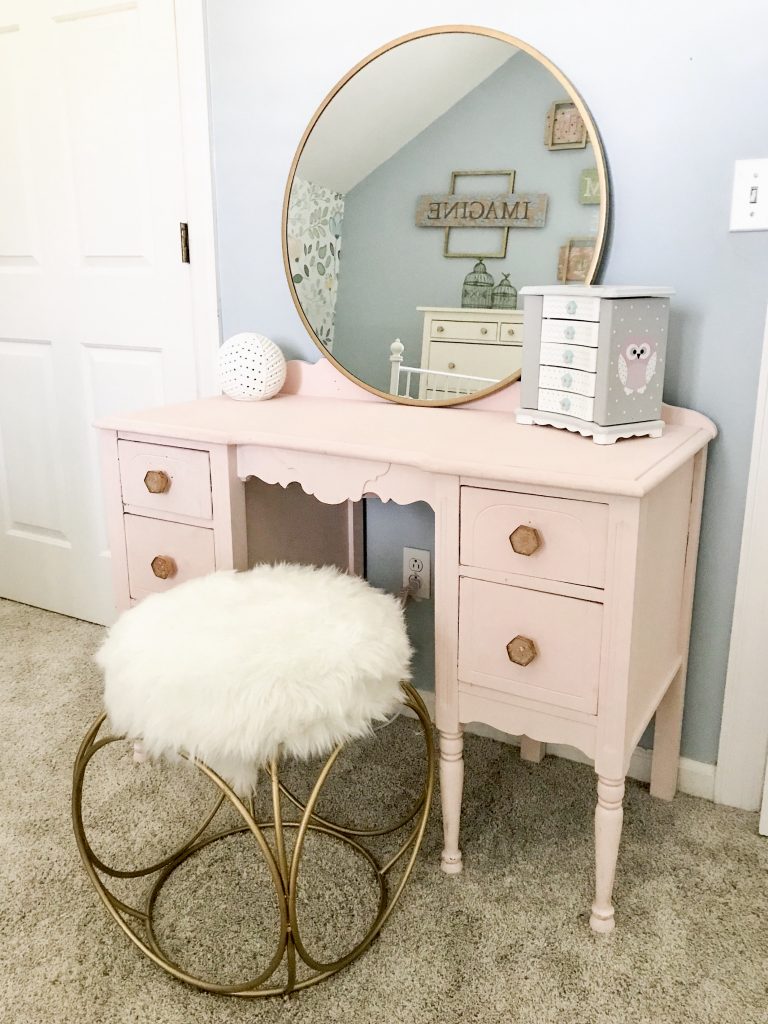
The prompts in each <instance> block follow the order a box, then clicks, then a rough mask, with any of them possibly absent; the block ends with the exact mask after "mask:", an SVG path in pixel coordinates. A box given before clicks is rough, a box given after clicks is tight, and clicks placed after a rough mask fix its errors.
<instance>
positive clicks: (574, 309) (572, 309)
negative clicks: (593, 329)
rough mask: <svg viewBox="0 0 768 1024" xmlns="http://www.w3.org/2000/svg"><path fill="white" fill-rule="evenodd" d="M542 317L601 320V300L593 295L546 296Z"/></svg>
mask: <svg viewBox="0 0 768 1024" xmlns="http://www.w3.org/2000/svg"><path fill="white" fill-rule="evenodd" d="M541 315H542V316H544V317H547V316H554V317H559V318H561V319H563V318H564V319H573V320H599V319H600V299H599V298H596V297H595V296H592V295H573V296H570V295H545V296H544V302H543V304H542V311H541Z"/></svg>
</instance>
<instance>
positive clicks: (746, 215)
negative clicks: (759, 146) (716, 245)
mask: <svg viewBox="0 0 768 1024" xmlns="http://www.w3.org/2000/svg"><path fill="white" fill-rule="evenodd" d="M731 231H768V160H737V161H736V163H735V164H734V169H733V197H732V199H731Z"/></svg>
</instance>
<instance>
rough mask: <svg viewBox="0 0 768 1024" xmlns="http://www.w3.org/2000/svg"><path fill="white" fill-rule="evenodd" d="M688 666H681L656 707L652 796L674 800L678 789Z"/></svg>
mask: <svg viewBox="0 0 768 1024" xmlns="http://www.w3.org/2000/svg"><path fill="white" fill-rule="evenodd" d="M684 694H685V670H684V669H682V668H681V669H679V671H678V672H677V674H676V675H675V678H674V679H673V680H672V682H671V684H670V687H669V689H668V690H667V692H666V693H665V694H664V698H663V700H662V702H661V704H659V706H658V708H657V709H656V722H655V725H654V730H653V760H652V761H651V796H656V797H659V798H660V799H662V800H671V799H672V798H673V797H674V795H675V793H676V792H677V775H678V771H679V767H680V736H681V733H682V729H683V697H684Z"/></svg>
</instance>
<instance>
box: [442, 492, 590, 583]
mask: <svg viewBox="0 0 768 1024" xmlns="http://www.w3.org/2000/svg"><path fill="white" fill-rule="evenodd" d="M607 543H608V506H607V505H603V504H600V503H599V502H595V501H579V500H578V499H575V498H548V497H545V496H544V495H539V494H518V493H516V492H513V491H492V490H486V489H485V488H482V487H462V489H461V540H460V561H461V564H462V565H467V566H474V567H476V568H479V569H492V570H498V571H499V572H514V573H518V574H520V575H523V576H533V577H538V578H540V579H546V580H558V581H560V582H561V583H578V584H582V585H584V586H590V587H602V586H603V584H604V581H605V557H606V548H607Z"/></svg>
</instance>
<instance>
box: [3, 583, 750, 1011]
mask: <svg viewBox="0 0 768 1024" xmlns="http://www.w3.org/2000/svg"><path fill="white" fill-rule="evenodd" d="M101 632H102V631H101V630H100V629H99V628H98V627H96V626H93V625H90V624H88V623H83V622H78V621H75V620H72V619H66V618H63V617H61V616H57V615H53V614H50V613H47V612H42V611H39V610H37V609H33V608H28V607H24V606H19V605H14V604H12V603H9V602H0V669H1V674H0V680H1V685H2V690H1V691H0V693H1V697H0V700H1V701H2V715H1V716H0V724H1V726H2V728H1V730H0V742H1V743H2V759H1V762H0V764H1V766H2V767H1V770H2V789H1V790H0V793H1V794H2V818H1V819H0V880H1V882H0V1021H2V1022H3V1024H5V1022H14V1024H27V1022H41V1024H70V1022H72V1024H91V1022H94V1024H96V1022H98V1024H101V1022H110V1024H111V1022H129V1021H130V1022H142V1024H143V1022H146V1024H198V1022H216V1021H253V1020H263V1021H268V1022H273V1021H275V1022H276V1021H295V1022H318V1024H321V1022H322V1024H327V1022H336V1021H344V1022H355V1024H389V1022H414V1024H416V1022H419V1024H429V1022H435V1024H465V1022H466V1024H469V1022H474V1021H478V1022H483V1024H494V1022H505V1024H507V1022H516V1024H518V1022H519V1024H529V1022H530V1024H549V1022H552V1024H555V1022H557V1024H582V1022H583V1024H602V1022H617V1024H618V1022H622V1024H623V1022H625V1021H626V1022H631V1024H643V1022H649V1024H650V1022H653V1024H666V1022H670V1024H672V1022H681V1024H682V1022H685V1024H695V1022H702V1024H759V1022H766V1021H768V980H767V979H768V899H767V898H766V881H767V876H766V868H767V867H768V840H766V839H761V838H760V837H758V836H757V834H756V826H757V820H756V816H755V815H753V814H746V813H742V812H738V811H733V810H729V809H725V808H721V807H714V806H713V805H712V804H709V803H706V802H704V801H700V800H695V799H693V798H690V797H683V796H680V797H678V798H677V799H676V800H675V801H674V803H673V804H663V803H659V802H657V801H653V800H651V798H650V797H649V795H648V792H647V790H646V788H645V787H643V786H642V785H640V784H636V783H630V784H629V786H628V796H627V801H626V819H625V830H624V841H623V846H622V853H621V858H620V862H619V871H618V878H617V883H616V898H617V906H618V920H619V928H618V930H617V931H616V932H615V933H614V934H613V935H612V936H610V937H608V938H607V939H606V938H601V937H596V936H594V935H592V933H591V932H590V930H589V928H588V925H587V908H588V905H589V901H590V894H591V857H592V853H591V845H592V836H591V815H592V807H593V799H594V795H593V776H592V773H591V771H590V770H589V769H588V768H586V767H584V766H580V765H576V764H573V763H568V762H565V761H558V760H555V759H553V758H548V759H547V760H546V761H545V762H544V763H543V764H542V765H539V766H530V765H526V764H523V763H521V762H520V760H519V758H518V755H517V752H516V750H515V749H514V748H512V747H509V746H506V745H502V744H498V743H495V742H494V741H492V740H487V739H480V738H474V737H469V738H468V741H467V788H466V797H465V805H464V853H465V862H466V870H465V872H464V874H463V875H462V876H459V877H457V878H447V877H445V876H444V875H443V874H442V873H441V872H440V871H439V870H438V868H437V858H438V854H439V848H440V838H439V820H440V819H439V813H438V812H437V811H435V812H434V813H433V816H432V821H431V826H430V829H429V832H428V835H427V839H426V841H425V845H424V849H423V851H422V856H421V858H420V861H419V863H418V865H417V868H416V871H415V873H414V876H413V879H412V881H411V885H410V888H409V889H408V890H407V891H406V893H405V897H404V900H403V903H402V904H401V905H400V907H399V908H398V909H397V911H396V912H395V915H394V917H393V918H392V920H391V922H390V924H389V925H388V927H387V928H386V929H385V931H384V933H383V935H382V938H381V939H380V941H379V942H377V943H376V944H375V945H374V947H373V948H372V949H371V951H370V952H369V953H367V954H366V955H365V956H364V957H363V958H362V959H361V960H360V961H358V962H357V963H356V964H355V965H353V966H352V967H351V968H350V969H348V970H347V971H345V972H343V973H342V974H340V975H338V976H337V977H336V978H335V979H334V980H331V981H329V982H326V983H325V984H322V985H320V986H319V987H317V988H315V989H310V990H308V991H307V992H305V993H301V994H298V995H296V996H294V998H293V999H291V1000H290V1001H289V1002H283V1001H282V1000H280V999H278V1000H269V1001H267V1002H258V1003H251V1002H240V1001H238V1000H234V999H227V998H222V997H215V996H210V995H207V994H203V993H199V992H197V991H195V990H193V989H190V988H187V987H186V986H184V985H182V984H180V983H178V982H175V981H173V980H172V979H170V978H168V977H166V976H165V975H164V974H162V973H161V972H160V971H159V970H158V969H157V968H155V967H153V966H152V964H150V963H149V962H148V961H146V960H144V959H143V958H142V957H141V956H140V955H139V954H138V952H137V951H136V950H135V949H134V948H133V947H132V946H130V945H129V943H128V942H127V940H126V939H125V938H124V937H123V936H122V935H121V934H120V933H119V932H118V930H117V928H116V927H115V925H114V924H113V923H112V922H111V921H110V920H109V919H108V918H107V916H106V914H105V913H104V911H103V910H102V909H101V906H100V904H99V903H98V901H97V897H96V895H95V893H94V892H93V891H92V890H91V888H90V885H89V883H88V882H87V879H86V876H85V874H84V872H83V870H82V868H81V866H80V862H79V859H78V855H77V851H76V848H75V844H74V841H73V838H72V834H71V828H70V818H69V797H70V772H71V764H72V760H73V757H74V753H75V750H76V748H77V745H78V743H79V740H80V738H81V736H82V734H83V733H84V731H85V728H86V726H87V725H88V724H89V723H90V721H91V720H92V719H93V718H94V717H95V715H96V713H97V712H98V709H99V679H98V676H97V673H96V672H95V671H94V668H93V666H92V665H91V661H90V656H91V654H92V652H93V650H94V648H95V647H96V645H97V643H98V641H99V638H100V636H101ZM416 749H417V748H416V746H415V744H414V724H413V723H412V722H408V721H404V720H400V721H398V722H397V723H396V724H395V725H394V726H393V727H391V728H390V729H388V730H385V731H383V732H382V733H381V734H379V736H378V737H377V738H376V740H375V742H370V743H367V744H364V745H363V746H361V747H360V748H359V749H358V750H357V751H356V752H355V754H354V756H353V757H352V759H351V760H348V762H347V763H346V766H345V767H344V768H343V769H342V771H341V772H340V774H339V780H338V781H339V791H340V795H339V796H337V797H336V805H335V807H333V808H331V809H334V810H336V811H338V813H339V814H340V815H341V814H343V813H347V812H348V811H349V809H350V808H351V807H359V808H360V809H361V811H364V812H365V813H368V814H371V813H372V812H375V813H384V811H386V810H388V809H389V808H390V804H393V802H394V800H395V798H396V797H397V795H398V793H399V792H400V790H401V789H402V788H403V787H406V786H408V785H410V784H411V782H412V777H413V778H415V775H416V770H417V767H418V763H417V759H416V758H415V751H416ZM98 757H99V758H102V757H103V760H101V761H95V762H94V772H93V774H92V776H89V781H88V785H87V788H86V789H87V792H86V795H87V802H88V806H89V808H90V810H89V821H90V823H91V826H92V828H93V830H94V835H95V837H96V840H97V842H98V849H99V851H104V852H105V855H109V856H114V857H115V858H116V859H117V857H119V856H121V855H122V856H123V858H124V859H130V858H131V857H132V856H134V857H139V858H141V859H142V860H143V859H144V858H145V857H147V856H149V855H150V854H151V852H152V851H153V850H154V849H158V850H159V849H162V848H167V847H168V844H169V843H170V842H172V841H173V839H174V838H175V837H176V836H179V835H181V834H183V831H184V829H185V827H188V825H189V822H190V821H194V819H195V814H196V813H197V812H198V811H199V809H200V808H202V806H203V805H204V803H205V801H206V800H207V797H208V794H207V791H205V787H204V785H203V783H202V782H201V781H200V780H199V779H198V778H197V776H196V775H193V774H192V771H191V769H187V768H185V767H183V766H174V767H169V768H160V769H156V768H152V767H150V766H140V767H139V768H138V769H136V768H135V767H134V766H133V765H132V763H131V760H130V757H129V756H128V755H127V753H126V754H121V755H118V753H117V752H113V751H112V748H109V752H104V754H103V755H102V754H99V755H98ZM300 774H301V773H299V774H298V775H296V777H295V779H294V781H295V784H296V785H297V786H299V785H301V781H302V780H301V778H300ZM361 780H362V781H361ZM342 861H343V858H340V856H339V854H338V852H337V851H336V850H335V848H334V849H333V850H330V851H329V850H328V849H326V848H325V847H320V846H319V845H318V847H317V849H314V850H313V851H312V857H310V858H309V860H308V865H309V867H308V886H307V887H308V889H309V888H310V884H309V883H311V882H312V881H314V882H316V883H320V882H322V881H325V883H326V884H329V885H331V886H335V891H336V892H337V895H338V904H336V905H335V909H332V908H331V905H330V904H328V903H320V904H317V903H315V905H314V907H313V908H312V915H313V919H314V926H313V927H312V928H311V929H309V930H308V934H309V935H310V937H311V938H312V941H314V942H316V943H317V944H318V948H321V949H323V948H326V947H327V948H331V946H332V943H333V937H334V935H336V934H338V933H339V932H341V933H342V934H343V935H344V936H349V935H350V934H352V932H354V930H355V929H356V928H358V927H359V926H360V920H359V918H360V908H359V905H358V900H357V898H356V896H357V894H358V893H359V891H360V881H361V877H362V876H361V875H360V872H359V871H358V870H357V868H356V866H355V865H351V864H348V863H343V862H342ZM258 882H259V868H258V864H257V861H256V860H255V858H253V856H252V854H251V852H250V850H249V849H246V847H245V844H244V843H243V842H242V841H241V840H239V839H234V840H231V841H229V840H228V841H226V843H220V844H218V845H217V846H215V847H211V848H209V851H208V852H207V853H206V854H205V855H201V856H200V857H199V858H197V859H196V860H195V861H193V862H190V864H189V866H188V867H186V868H185V869H184V870H183V871H180V872H179V878H178V881H174V883H173V891H172V892H171V891H169V894H168V896H167V898H166V896H165V895H164V896H163V897H162V899H161V904H160V907H159V910H160V914H159V917H160V919H161V924H162V930H163V935H164V936H165V937H166V939H167V941H168V945H169V949H172V950H173V951H175V952H178V955H179V956H181V955H188V956H189V957H190V959H189V962H190V963H192V960H193V959H194V962H195V964H196V965H198V966H200V967H201V968H208V967H215V965H216V964H229V966H230V968H231V969H232V970H233V971H234V972H235V974H238V973H242V972H243V971H247V970H248V968H249V966H252V965H253V963H256V962H258V961H259V959H260V958H263V956H264V954H265V950H266V949H267V944H266V942H265V936H264V934H263V933H262V932H260V931H259V930H258V928H257V927H254V925H258V923H259V921H260V920H262V919H264V920H266V919H267V918H268V917H269V914H270V907H269V905H268V904H269V901H268V900H267V901H266V902H265V899H264V897H263V889H261V888H260V887H259V885H258ZM174 909H175V914H174V913H173V911H174ZM206 921H212V922H213V923H212V924H210V925H209V924H206V923H200V924H199V925H198V922H206ZM217 922H218V923H217ZM308 927H309V926H308ZM196 936H197V937H199V940H200V941H199V948H198V949H197V950H196V951H195V952H194V955H193V954H192V953H191V952H190V951H189V945H188V943H189V941H190V940H191V939H194V938H195V937H196ZM185 950H186V951H187V953H186V954H185V952H184V951H185Z"/></svg>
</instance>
